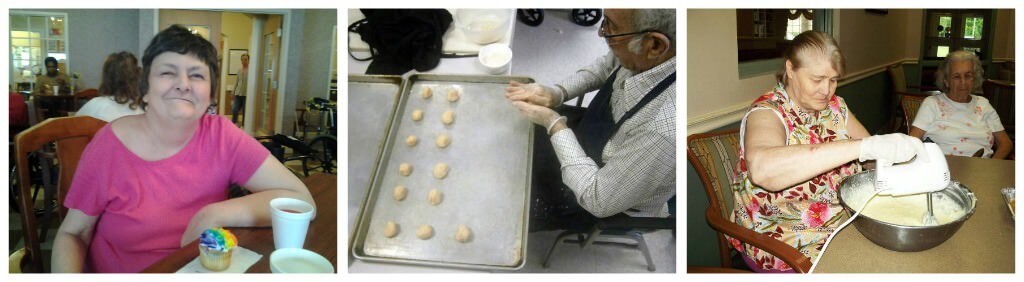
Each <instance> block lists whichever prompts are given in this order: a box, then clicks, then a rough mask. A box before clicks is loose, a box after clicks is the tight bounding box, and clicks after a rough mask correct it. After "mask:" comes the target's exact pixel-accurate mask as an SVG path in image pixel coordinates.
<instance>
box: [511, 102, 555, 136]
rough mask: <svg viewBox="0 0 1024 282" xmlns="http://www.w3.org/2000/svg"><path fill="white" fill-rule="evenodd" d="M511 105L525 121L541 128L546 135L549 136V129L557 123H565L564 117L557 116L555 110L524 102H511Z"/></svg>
mask: <svg viewBox="0 0 1024 282" xmlns="http://www.w3.org/2000/svg"><path fill="white" fill-rule="evenodd" d="M512 105H513V106H515V107H516V109H518V110H519V112H520V113H522V114H523V116H525V117H526V118H527V119H529V120H530V121H531V122H533V123H536V124H537V125H540V126H543V127H544V129H547V131H546V132H547V133H548V134H551V128H552V127H554V126H555V124H556V123H558V121H562V122H564V121H565V117H563V116H561V115H559V114H558V113H557V112H555V110H552V109H549V108H547V107H543V106H538V105H534V104H530V103H527V102H524V101H512Z"/></svg>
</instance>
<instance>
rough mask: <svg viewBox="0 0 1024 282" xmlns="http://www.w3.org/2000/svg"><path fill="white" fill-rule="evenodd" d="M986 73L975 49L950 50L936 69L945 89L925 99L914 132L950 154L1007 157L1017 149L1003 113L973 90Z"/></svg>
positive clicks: (940, 88)
mask: <svg viewBox="0 0 1024 282" xmlns="http://www.w3.org/2000/svg"><path fill="white" fill-rule="evenodd" d="M983 74H984V69H983V68H982V66H981V61H980V60H978V56H976V55H974V53H971V52H967V51H956V52H952V53H949V55H948V56H946V61H945V62H943V63H942V66H940V67H939V70H938V72H936V73H935V76H936V79H935V84H936V86H938V87H939V90H942V92H944V93H943V94H938V95H934V96H931V97H928V98H925V99H924V102H921V108H920V109H919V110H918V112H917V116H916V117H915V118H914V123H913V124H912V125H911V127H910V136H914V137H917V138H921V139H924V138H930V139H931V140H932V141H934V142H935V144H938V145H939V147H940V148H942V152H943V153H945V154H947V155H957V156H977V157H984V158H993V159H1004V158H1006V156H1008V155H1009V154H1010V151H1012V150H1013V141H1011V140H1010V136H1009V135H1008V134H1006V130H1005V129H1004V128H1003V123H1002V122H1000V120H999V115H998V114H996V111H995V109H994V108H992V105H991V104H989V102H988V99H985V97H981V96H978V95H971V91H975V90H978V89H979V88H981V83H982V81H984V78H983V77H982V75H983ZM1003 118H1011V119H1012V118H1013V117H1003ZM993 145H995V148H993ZM979 153H980V154H979Z"/></svg>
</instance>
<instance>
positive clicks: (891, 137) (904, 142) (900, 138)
mask: <svg viewBox="0 0 1024 282" xmlns="http://www.w3.org/2000/svg"><path fill="white" fill-rule="evenodd" d="M919 152H924V144H923V143H921V139H917V138H914V137H912V136H910V135H906V134H903V133H892V134H886V135H874V136H869V137H867V138H864V139H861V142H860V161H862V162H863V161H866V160H876V161H878V165H879V166H891V165H892V164H893V163H902V162H905V161H909V160H910V159H912V158H914V156H916V155H917V154H918V153H919Z"/></svg>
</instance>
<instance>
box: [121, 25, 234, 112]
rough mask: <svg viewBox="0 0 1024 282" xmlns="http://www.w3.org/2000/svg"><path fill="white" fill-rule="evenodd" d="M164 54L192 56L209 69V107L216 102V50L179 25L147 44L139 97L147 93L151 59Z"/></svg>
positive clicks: (218, 77) (144, 106)
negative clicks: (172, 53)
mask: <svg viewBox="0 0 1024 282" xmlns="http://www.w3.org/2000/svg"><path fill="white" fill-rule="evenodd" d="M165 52H174V53H178V54H182V55H192V56H195V57H196V58H198V59H199V60H200V61H202V62H203V63H205V64H206V65H207V66H209V67H210V100H211V105H212V104H216V102H217V99H216V97H217V93H218V89H219V88H218V87H219V86H220V64H219V63H218V62H217V48H214V47H213V43H210V41H207V40H206V39H203V38H202V37H199V36H198V35H195V34H192V32H190V31H188V29H185V28H184V27H182V26H180V25H172V26H171V27H169V28H167V29H165V30H163V31H161V32H160V33H157V34H156V36H155V37H153V40H152V41H150V42H149V47H146V51H145V52H143V54H142V81H141V82H140V83H139V90H140V93H142V95H141V96H146V94H148V93H146V92H147V91H149V71H150V67H152V65H153V59H154V58H156V56H159V55H160V54H163V53H165ZM142 109H143V110H145V109H146V103H145V102H143V103H142Z"/></svg>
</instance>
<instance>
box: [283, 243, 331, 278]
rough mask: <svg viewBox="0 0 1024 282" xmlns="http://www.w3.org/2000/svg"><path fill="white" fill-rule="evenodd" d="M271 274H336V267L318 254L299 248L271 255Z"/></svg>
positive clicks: (287, 249) (285, 249)
mask: <svg viewBox="0 0 1024 282" xmlns="http://www.w3.org/2000/svg"><path fill="white" fill-rule="evenodd" d="M270 272H272V273H334V266H333V265H331V262H330V261H328V260H327V259H326V258H324V257H323V256H321V255H319V254H317V253H314V252H311V251H308V250H305V249H299V248H283V249H278V250H276V251H274V252H273V253H271V254H270Z"/></svg>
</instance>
